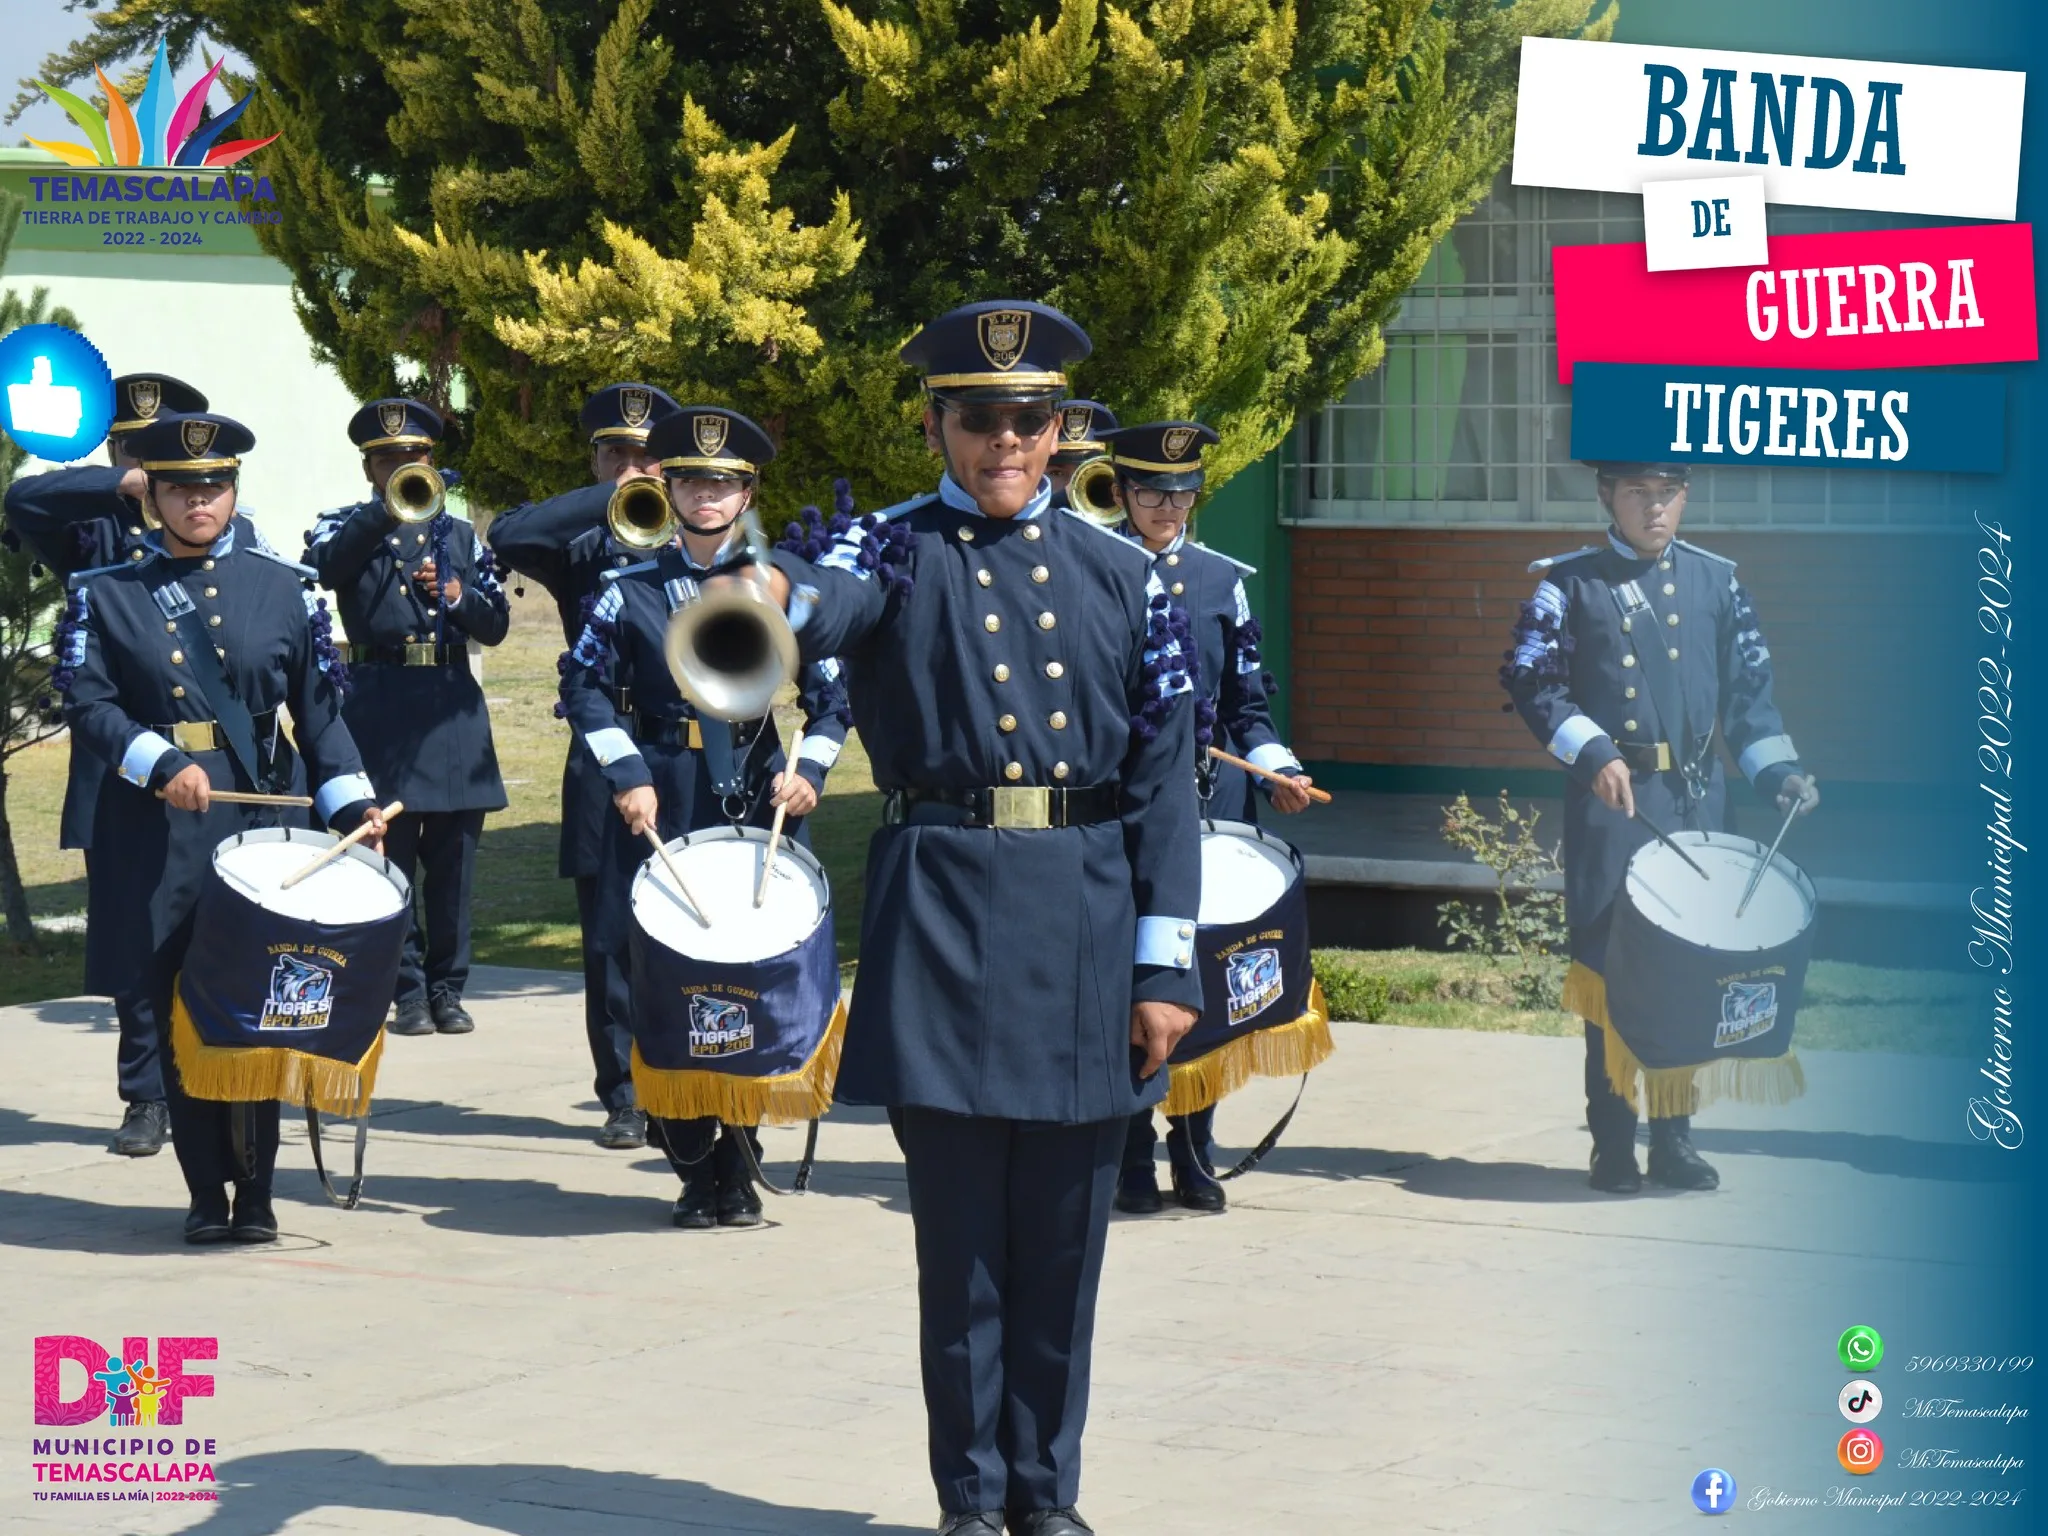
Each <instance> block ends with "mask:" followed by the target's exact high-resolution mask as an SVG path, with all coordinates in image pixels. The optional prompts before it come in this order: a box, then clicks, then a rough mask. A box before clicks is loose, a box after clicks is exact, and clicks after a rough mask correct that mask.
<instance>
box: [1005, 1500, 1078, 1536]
mask: <svg viewBox="0 0 2048 1536" xmlns="http://www.w3.org/2000/svg"><path fill="white" fill-rule="evenodd" d="M1010 1532H1011V1536H1095V1527H1094V1526H1092V1525H1090V1524H1089V1523H1088V1522H1087V1521H1086V1520H1083V1519H1082V1518H1081V1512H1080V1511H1079V1510H1078V1509H1076V1508H1074V1506H1073V1505H1071V1504H1069V1505H1068V1506H1067V1507H1066V1508H1065V1509H1034V1510H1032V1511H1031V1512H1030V1513H1029V1514H1023V1515H1012V1516H1010Z"/></svg>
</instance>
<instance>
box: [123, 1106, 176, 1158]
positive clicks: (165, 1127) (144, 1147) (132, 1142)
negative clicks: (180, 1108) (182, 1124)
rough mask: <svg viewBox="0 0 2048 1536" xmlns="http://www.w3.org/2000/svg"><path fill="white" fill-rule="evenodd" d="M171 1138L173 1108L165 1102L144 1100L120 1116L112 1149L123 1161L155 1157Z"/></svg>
mask: <svg viewBox="0 0 2048 1536" xmlns="http://www.w3.org/2000/svg"><path fill="white" fill-rule="evenodd" d="M170 1134H171V1107H170V1106H169V1105H168V1104H166V1103H165V1102H164V1101H163V1100H162V1099H142V1100H139V1101H138V1102H136V1103H134V1104H130V1105H129V1106H128V1112H127V1113H126V1114H124V1115H122V1116H121V1128H120V1129H119V1130H118V1131H116V1132H114V1139H113V1142H112V1143H111V1147H112V1150H113V1151H116V1152H118V1153H120V1154H121V1155H122V1156H123V1157H155V1156H156V1155H157V1153H159V1152H161V1151H163V1149H164V1140H165V1138H166V1137H168V1136H169V1135H170Z"/></svg>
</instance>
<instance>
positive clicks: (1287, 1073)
mask: <svg viewBox="0 0 2048 1536" xmlns="http://www.w3.org/2000/svg"><path fill="white" fill-rule="evenodd" d="M1195 950H1196V955H1195V964H1196V968H1197V969H1198V970H1199V971H1200V972H1201V976H1202V1017H1201V1018H1200V1019H1199V1020H1197V1021H1196V1023H1195V1027H1194V1028H1193V1029H1191V1030H1189V1031H1188V1032H1187V1035H1186V1036H1185V1037H1184V1038H1183V1039H1182V1040H1181V1043H1180V1045H1179V1047H1178V1048H1177V1049H1176V1050H1175V1051H1174V1053H1173V1057H1172V1060H1171V1062H1170V1064H1169V1067H1170V1076H1169V1081H1168V1086H1167V1091H1166V1105H1165V1109H1166V1112H1167V1113H1168V1114H1169V1115H1188V1114H1193V1113H1194V1112H1195V1111H1196V1110H1198V1109H1207V1108H1208V1107H1209V1106H1210V1105H1211V1104H1214V1103H1215V1102H1216V1101H1217V1100H1219V1099H1221V1098H1223V1097H1224V1096H1225V1095H1227V1094H1231V1093H1234V1092H1236V1091H1237V1090H1238V1089H1239V1088H1242V1087H1243V1086H1244V1085H1245V1084H1246V1083H1247V1082H1249V1081H1251V1079H1252V1078H1254V1077H1293V1076H1295V1075H1296V1074H1297V1073H1302V1072H1307V1071H1309V1070H1310V1069H1312V1068H1314V1067H1316V1066H1318V1065H1320V1064H1321V1063H1322V1062H1323V1061H1325V1060H1326V1059H1328V1057H1329V1055H1330V1053H1331V1051H1332V1050H1334V1049H1335V1046H1334V1045H1333V1044H1332V1043H1331V1040H1330V1015H1329V1010H1328V1008H1327V1007H1326V1006H1325V1005H1324V1002H1323V994H1322V988H1321V987H1319V986H1318V985H1317V984H1316V980H1315V976H1314V974H1313V973H1312V972H1311V970H1310V968H1309V952H1308V891H1307V887H1306V886H1305V885H1304V884H1303V882H1301V881H1300V880H1296V881H1295V882H1294V883H1293V884H1292V885H1290V886H1289V887H1288V888H1287V890H1286V892H1285V893H1284V894H1282V896H1281V897H1280V899H1279V900H1278V901H1277V902H1275V903H1274V904H1273V905H1272V906H1271V907H1270V908H1268V909H1267V910H1266V911H1265V912H1263V913H1261V914H1260V915H1259V916H1258V917H1256V918H1252V919H1250V920H1249V921H1246V922H1238V923H1204V924H1203V925H1201V927H1200V928H1199V929H1197V930H1196V934H1195Z"/></svg>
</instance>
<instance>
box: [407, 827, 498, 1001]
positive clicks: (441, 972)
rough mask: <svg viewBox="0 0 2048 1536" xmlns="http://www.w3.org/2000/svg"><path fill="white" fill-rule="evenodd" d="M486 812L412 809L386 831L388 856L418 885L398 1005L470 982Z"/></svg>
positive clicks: (458, 994) (457, 990)
mask: <svg viewBox="0 0 2048 1536" xmlns="http://www.w3.org/2000/svg"><path fill="white" fill-rule="evenodd" d="M483 830H484V813H483V812H482V811H428V812H425V813H424V814H421V815H414V814H413V813H412V812H410V811H407V812H406V813H405V814H404V815H402V816H400V817H399V818H398V819H397V820H395V821H393V822H392V823H391V827H390V830H388V831H387V832H385V834H384V857H385V858H387V859H389V860H390V861H391V862H392V863H393V864H395V865H396V866H397V867H398V869H399V872H400V873H402V874H403V875H404V876H405V878H406V879H407V880H409V881H411V882H412V885H413V920H412V926H411V927H410V928H408V929H407V930H406V934H405V953H404V954H403V956H401V957H400V959H399V962H398V996H397V999H396V1000H397V1002H398V1005H399V1006H400V1007H401V1008H402V1007H404V1006H405V1005H406V1004H408V1003H424V1002H427V1001H429V1000H431V999H432V998H436V997H440V996H442V995H443V994H448V995H451V996H453V997H454V998H455V999H456V1001H458V1002H460V1001H461V999H462V990H463V988H464V987H466V986H468V985H469V904H470V890H471V887H472V885H473V884H474V883H475V878H476V845H477V840H478V839H479V838H480V837H481V836H482V835H483Z"/></svg>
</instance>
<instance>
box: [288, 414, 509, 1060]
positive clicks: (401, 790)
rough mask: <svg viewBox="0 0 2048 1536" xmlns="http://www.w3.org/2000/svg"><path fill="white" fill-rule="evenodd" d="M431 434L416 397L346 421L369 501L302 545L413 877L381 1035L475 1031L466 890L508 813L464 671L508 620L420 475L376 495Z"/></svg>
mask: <svg viewBox="0 0 2048 1536" xmlns="http://www.w3.org/2000/svg"><path fill="white" fill-rule="evenodd" d="M443 430H444V426H443V423H442V420H441V415H440V413H439V412H438V411H436V410H435V409H434V408H433V407H432V406H429V405H423V404H421V403H420V402H419V401H417V400H396V399H394V400H372V401H371V402H370V403H369V404H368V405H366V406H364V407H363V408H362V409H361V410H359V411H357V412H356V413H355V415H354V417H352V418H351V419H350V421H349V424H348V435H349V440H350V441H351V442H353V443H354V444H355V445H356V446H357V447H358V448H359V449H361V450H362V455H363V478H364V479H366V480H368V481H369V482H370V495H369V497H368V499H367V500H364V501H359V502H356V503H354V504H353V505H351V506H346V507H337V508H335V509H334V510H333V511H331V512H323V513H321V514H320V519H319V521H318V522H317V523H315V524H314V526H313V528H312V531H311V532H309V533H308V534H307V535H306V561H307V563H308V564H309V565H311V566H312V567H313V568H314V569H315V570H316V571H318V572H319V573H320V584H321V585H322V586H324V587H326V588H328V589H329V590H330V591H332V592H333V593H334V595H335V602H336V604H337V605H338V606H339V607H340V609H341V622H342V627H343V628H344V629H346V630H347V631H348V640H349V645H348V651H347V658H348V664H349V672H350V676H351V677H352V678H353V679H354V680H355V687H354V689H353V690H352V692H351V693H350V696H349V699H348V702H347V704H346V705H345V706H344V707H343V713H344V715H345V716H346V718H347V720H348V727H349V731H350V734H351V735H353V736H354V738H355V741H356V745H357V746H358V747H359V748H360V749H361V751H362V754H363V758H364V761H365V763H366V764H367V765H368V768H369V773H370V778H371V781H372V782H373V783H375V784H376V785H377V786H378V788H379V789H380V790H381V791H382V793H383V794H384V796H385V798H386V799H387V800H401V801H403V802H404V804H405V809H406V815H405V816H404V817H402V818H401V819H399V820H397V821H395V822H394V823H393V824H392V827H391V832H390V835H389V837H388V838H387V839H386V842H385V847H384V856H385V857H386V858H388V859H390V860H391V862H392V863H393V864H395V865H397V866H398V868H399V870H400V871H401V872H402V873H403V874H404V875H405V878H406V879H407V881H412V880H414V878H415V875H416V874H418V875H423V876H424V879H422V880H420V882H419V887H418V888H419V892H420V899H419V905H418V909H417V912H418V915H416V916H415V917H414V920H413V925H412V928H411V930H410V931H409V932H408V934H407V937H406V944H405V955H404V958H403V959H402V961H401V962H400V964H399V970H398V995H397V997H395V998H394V999H393V1000H392V1001H393V1002H394V1004H395V1005H396V1009H397V1014H396V1017H395V1018H394V1019H393V1020H392V1023H391V1033H392V1034H394V1035H431V1034H433V1033H435V1032H436V1031H439V1032H440V1033H441V1034H444V1035H461V1034H467V1033H469V1031H470V1030H472V1029H474V1028H475V1027H476V1025H475V1021H474V1020H472V1019H471V1018H470V1015H469V1010H468V1009H467V1008H465V1007H463V1006H462V993H463V988H464V987H465V986H466V985H467V984H468V982H469V963H470V939H469V934H470V891H471V887H472V884H473V882H474V879H475V875H476V848H477V840H478V839H479V838H480V837H481V836H482V835H483V826H484V813H485V812H487V811H501V810H503V809H504V808H505V786H504V782H503V781H502V780H501V779H500V778H499V776H498V755H497V751H496V749H495V748H494V747H493V745H492V743H491V715H490V711H489V710H488V709H487V708H486V707H485V705H484V691H483V688H482V687H481V686H480V685H479V684H478V682H477V679H476V675H475V674H474V673H473V672H471V671H470V669H469V642H470V641H471V640H475V641H477V642H478V643H479V644H481V645H496V644H497V643H498V642H499V641H501V640H503V639H504V638H505V632H506V629H507V628H508V627H509V625H510V623H511V613H510V610H509V609H508V607H507V605H506V602H505V594H504V592H503V591H502V590H501V589H500V588H499V586H498V581H497V577H496V575H495V574H494V573H493V571H492V569H491V562H490V559H489V551H488V550H480V549H479V546H478V544H477V538H476V530H475V529H474V528H472V527H471V526H470V524H469V522H468V520H467V519H465V518H458V517H455V516H453V515H452V514H451V513H450V512H449V511H448V510H447V508H446V507H445V506H442V505H440V500H439V493H438V492H437V491H433V490H432V482H431V480H430V479H429V478H428V477H424V476H417V475H415V476H414V477H413V486H414V488H416V490H417V492H418V496H419V500H418V503H417V505H414V506H411V507H407V506H406V504H405V502H404V500H403V498H396V500H397V502H398V505H397V506H394V505H392V502H393V500H394V498H390V497H388V496H387V494H386V488H387V486H388V485H389V484H390V482H391V477H392V475H393V474H394V473H395V472H397V471H398V470H399V469H400V468H402V467H403V466H405V465H408V464H419V465H424V466H427V467H429V468H431V467H432V464H433V457H434V445H435V444H436V443H438V442H439V441H440V440H441V436H442V432H443ZM429 492H432V495H431V498H430V497H429ZM401 512H404V514H405V515H404V516H401V515H400V514H401ZM422 514H424V515H422Z"/></svg>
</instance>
